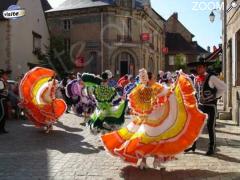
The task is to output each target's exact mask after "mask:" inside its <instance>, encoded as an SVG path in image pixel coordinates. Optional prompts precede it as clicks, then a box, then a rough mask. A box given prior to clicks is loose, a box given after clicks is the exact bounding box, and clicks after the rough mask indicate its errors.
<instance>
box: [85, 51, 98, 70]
mask: <svg viewBox="0 0 240 180" xmlns="http://www.w3.org/2000/svg"><path fill="white" fill-rule="evenodd" d="M97 56H98V55H97V52H95V51H93V52H90V53H89V56H88V59H87V63H88V64H89V66H90V68H91V72H92V73H95V74H96V73H97Z"/></svg>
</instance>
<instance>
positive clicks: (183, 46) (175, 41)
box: [166, 33, 207, 54]
mask: <svg viewBox="0 0 240 180" xmlns="http://www.w3.org/2000/svg"><path fill="white" fill-rule="evenodd" d="M166 47H168V49H169V52H182V53H189V54H203V53H207V51H206V50H205V49H203V48H202V47H201V46H199V45H198V44H197V42H191V43H190V42H188V41H186V39H185V38H184V37H182V35H181V34H179V33H167V34H166Z"/></svg>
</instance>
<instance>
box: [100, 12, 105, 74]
mask: <svg viewBox="0 0 240 180" xmlns="http://www.w3.org/2000/svg"><path fill="white" fill-rule="evenodd" d="M102 31H103V12H101V32H102ZM102 36H104V34H102ZM100 39H101V72H100V74H101V73H102V72H103V41H104V37H100Z"/></svg>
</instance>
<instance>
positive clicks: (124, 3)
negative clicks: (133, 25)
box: [118, 0, 133, 8]
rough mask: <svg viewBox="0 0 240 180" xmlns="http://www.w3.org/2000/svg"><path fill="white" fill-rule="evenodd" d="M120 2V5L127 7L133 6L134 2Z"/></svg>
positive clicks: (126, 0)
mask: <svg viewBox="0 0 240 180" xmlns="http://www.w3.org/2000/svg"><path fill="white" fill-rule="evenodd" d="M118 4H119V6H122V7H125V8H132V7H133V2H132V1H131V0H119V2H118Z"/></svg>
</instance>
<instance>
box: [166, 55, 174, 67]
mask: <svg viewBox="0 0 240 180" xmlns="http://www.w3.org/2000/svg"><path fill="white" fill-rule="evenodd" d="M168 64H169V66H174V65H175V57H174V56H169V62H168Z"/></svg>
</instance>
